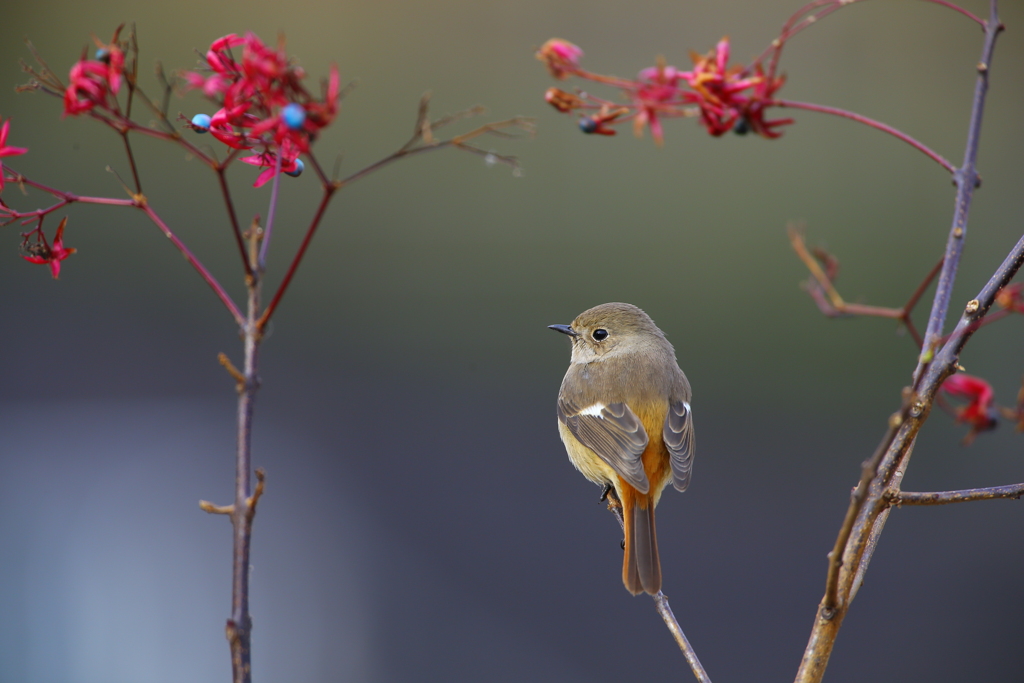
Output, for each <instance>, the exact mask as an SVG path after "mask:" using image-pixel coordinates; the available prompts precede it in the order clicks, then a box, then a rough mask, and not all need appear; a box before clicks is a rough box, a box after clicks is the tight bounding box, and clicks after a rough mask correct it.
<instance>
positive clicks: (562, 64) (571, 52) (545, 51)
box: [537, 38, 583, 81]
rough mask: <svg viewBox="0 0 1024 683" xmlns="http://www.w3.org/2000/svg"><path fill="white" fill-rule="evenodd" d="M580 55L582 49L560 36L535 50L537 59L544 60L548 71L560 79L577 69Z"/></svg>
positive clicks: (581, 54)
mask: <svg viewBox="0 0 1024 683" xmlns="http://www.w3.org/2000/svg"><path fill="white" fill-rule="evenodd" d="M582 56H583V50H581V49H580V48H579V47H578V46H576V45H573V44H572V43H570V42H569V41H568V40H562V39H561V38H552V39H551V40H549V41H548V42H546V43H544V44H543V45H542V46H541V48H540V49H539V50H537V59H539V60H540V61H542V62H544V64H545V66H547V67H548V72H549V73H550V74H551V75H552V76H553V77H554V78H557V79H558V80H560V81H564V80H565V79H566V78H568V77H569V76H571V75H572V74H573V73H575V72H576V71H577V70H578V69H579V67H580V57H582Z"/></svg>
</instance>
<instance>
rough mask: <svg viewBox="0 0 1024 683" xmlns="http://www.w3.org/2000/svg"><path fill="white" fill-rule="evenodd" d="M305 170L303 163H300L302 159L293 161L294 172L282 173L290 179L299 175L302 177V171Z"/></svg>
mask: <svg viewBox="0 0 1024 683" xmlns="http://www.w3.org/2000/svg"><path fill="white" fill-rule="evenodd" d="M305 168H306V165H305V164H304V163H302V159H296V160H295V170H294V171H285V172H284V173H285V175H290V176H291V177H292V178H298V177H299V176H300V175H302V171H303V169H305Z"/></svg>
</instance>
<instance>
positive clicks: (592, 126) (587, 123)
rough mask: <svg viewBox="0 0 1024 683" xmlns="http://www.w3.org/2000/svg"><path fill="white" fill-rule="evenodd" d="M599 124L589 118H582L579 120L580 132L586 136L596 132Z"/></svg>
mask: <svg viewBox="0 0 1024 683" xmlns="http://www.w3.org/2000/svg"><path fill="white" fill-rule="evenodd" d="M598 125H599V124H598V123H597V121H595V120H594V119H593V118H592V117H590V116H584V117H583V118H582V119H580V130H582V131H583V132H584V133H586V134H588V135H589V134H590V133H593V132H595V131H596V130H597V126H598Z"/></svg>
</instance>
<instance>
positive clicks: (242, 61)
mask: <svg viewBox="0 0 1024 683" xmlns="http://www.w3.org/2000/svg"><path fill="white" fill-rule="evenodd" d="M239 46H241V47H242V54H241V57H240V58H236V57H235V55H234V54H233V53H232V51H231V48H237V47H239ZM206 65H207V67H208V68H209V71H210V73H209V74H204V73H197V72H188V73H185V74H183V78H184V80H185V89H186V90H192V89H201V90H202V91H203V94H204V95H205V96H206V97H207V98H209V99H211V100H213V101H215V102H217V103H218V104H219V105H220V106H221V108H220V110H219V111H218V112H217V113H216V114H214V115H213V116H212V117H211V125H210V128H209V132H210V133H211V134H212V135H213V136H214V137H215V138H217V139H218V140H220V141H221V142H223V143H224V144H226V145H228V146H229V147H233V148H235V149H253V148H262V153H261V154H260V155H258V156H255V157H249V159H273V158H276V156H275V155H276V153H277V152H276V150H277V149H281V148H285V149H289V150H290V149H294V153H292V152H291V151H289V152H286V153H285V154H284V157H283V159H284V164H285V168H284V170H285V172H291V171H293V170H294V169H292V168H288V166H290V164H291V163H292V162H294V160H295V158H297V156H298V154H299V153H301V152H306V151H308V150H309V145H310V142H311V141H312V140H313V139H315V138H316V137H317V136H318V135H319V133H320V131H321V130H322V129H323V128H325V127H327V126H328V125H330V124H331V123H332V122H333V121H334V118H335V117H336V116H337V114H338V100H339V98H340V95H341V88H340V84H339V76H338V69H337V67H336V66H331V71H330V76H329V78H328V79H327V81H326V82H325V83H324V85H323V93H322V99H318V98H315V97H313V96H312V95H311V94H310V93H309V92H308V91H307V90H306V88H305V87H304V86H303V85H302V79H304V78H305V76H306V73H305V71H304V70H303V69H302V68H301V67H299V66H297V65H295V64H294V62H293V60H292V59H291V58H289V57H288V55H287V53H286V52H285V51H284V44H283V42H282V43H279V44H278V45H277V46H276V47H270V46H268V45H266V44H264V43H263V41H261V40H260V38H259V37H258V36H257V35H256V34H254V33H247V34H246V35H245V36H244V37H239V36H238V35H236V34H234V33H231V34H228V35H226V36H223V37H221V38H218V39H217V40H215V41H213V44H212V45H211V46H210V49H209V50H208V51H207V53H206ZM289 108H291V109H290V111H291V112H292V113H294V112H295V111H301V112H302V113H303V117H302V121H301V122H300V123H298V124H296V123H295V119H294V117H293V118H290V119H288V120H285V118H282V113H283V112H284V111H286V110H288V109H289ZM249 163H253V162H252V161H250V162H249ZM257 165H262V164H258V163H257ZM261 178H262V176H261ZM262 182H265V180H264V181H262ZM260 184H262V183H260Z"/></svg>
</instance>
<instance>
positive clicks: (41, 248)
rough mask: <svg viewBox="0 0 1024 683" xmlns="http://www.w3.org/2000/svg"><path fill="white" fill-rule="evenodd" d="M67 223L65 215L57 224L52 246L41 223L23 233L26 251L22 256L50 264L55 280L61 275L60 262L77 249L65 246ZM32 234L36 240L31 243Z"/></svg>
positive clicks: (23, 244)
mask: <svg viewBox="0 0 1024 683" xmlns="http://www.w3.org/2000/svg"><path fill="white" fill-rule="evenodd" d="M67 224H68V219H67V217H66V216H65V217H64V219H63V220H62V221H61V222H60V225H58V226H57V233H56V234H55V235H54V236H53V246H50V243H49V242H47V241H46V235H44V234H43V227H42V225H41V224H40V225H39V226H37V227H36V229H35V230H32V231H31V232H27V233H24V234H23V235H22V237H24V239H23V240H22V242H21V248H22V249H23V250H24V251H25V252H26V253H25V254H22V257H21V258H23V259H25V260H26V261H28V262H29V263H38V264H39V265H49V266H50V272H52V273H53V279H54V280H56V279H57V277H58V276H59V275H60V262H61V261H63V260H64V259H66V258H67V257H68V256H71V255H72V254H74V253H75V251H76V249H73V248H67V247H65V246H64V226H65V225H67ZM32 235H35V236H36V241H35V242H33V243H31V244H30V243H29V238H30V237H32Z"/></svg>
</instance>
